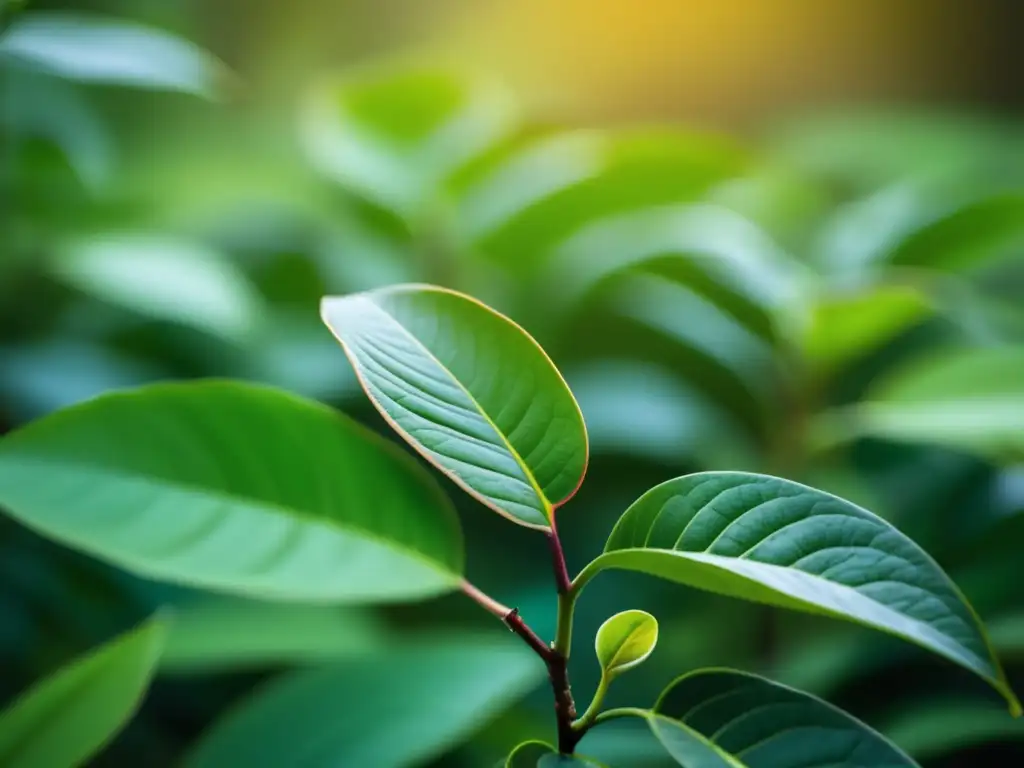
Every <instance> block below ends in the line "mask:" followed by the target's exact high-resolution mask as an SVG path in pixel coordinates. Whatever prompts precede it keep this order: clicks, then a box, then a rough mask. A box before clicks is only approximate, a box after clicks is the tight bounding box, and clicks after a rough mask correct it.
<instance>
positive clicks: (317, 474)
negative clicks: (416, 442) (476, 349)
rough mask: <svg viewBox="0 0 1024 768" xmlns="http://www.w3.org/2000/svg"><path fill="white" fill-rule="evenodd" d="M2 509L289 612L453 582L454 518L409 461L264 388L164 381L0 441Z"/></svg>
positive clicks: (71, 540)
mask: <svg viewBox="0 0 1024 768" xmlns="http://www.w3.org/2000/svg"><path fill="white" fill-rule="evenodd" d="M0 504H2V505H3V506H5V507H7V508H8V510H9V512H10V513H11V515H13V517H14V518H15V519H17V520H19V521H21V522H22V523H24V524H25V525H27V526H29V527H30V528H33V529H35V530H36V531H38V532H40V533H42V534H43V535H46V536H49V537H50V538H53V539H56V540H57V541H59V542H61V543H63V544H66V545H68V546H71V547H74V548H75V549H78V550H81V551H83V552H86V553H88V554H91V555H94V556H97V557H100V558H102V559H104V560H107V561H109V562H111V563H114V564H115V565H118V566H120V567H122V568H125V569H126V570H129V571H132V572H134V573H137V574H139V575H142V576H147V577H151V578H157V579H163V580H167V581H172V582H177V583H182V584H188V585H193V586H198V587H204V588H208V589H214V590H219V591H224V592H231V593H236V594H243V595H250V596H256V597H262V598H268V599H278V600H298V601H307V602H308V601H346V600H348V601H368V600H382V601H383V600H399V599H409V598H423V597H427V596H430V595H436V594H439V593H442V592H446V591H448V590H450V589H453V588H455V587H457V585H458V583H459V576H460V573H461V569H462V561H463V553H462V538H461V533H460V530H459V525H458V520H457V518H456V517H455V513H454V511H453V510H452V509H451V506H450V503H449V502H448V500H447V499H446V498H445V496H444V494H443V493H442V491H441V489H440V488H439V487H438V486H437V484H436V482H435V481H434V480H433V478H431V477H430V476H429V473H428V472H427V471H426V470H424V469H423V468H421V467H419V466H417V464H416V462H415V461H413V460H412V459H411V458H410V457H409V456H406V455H403V454H402V452H401V451H399V450H397V449H395V448H394V446H391V445H388V443H387V442H386V441H384V440H383V439H381V438H379V437H377V436H376V435H373V434H372V433H371V432H369V431H368V430H366V429H365V428H363V427H361V426H359V425H357V424H355V423H354V422H351V421H350V420H348V419H347V418H345V417H343V416H342V415H340V414H338V413H335V412H332V411H331V410H329V409H327V408H325V407H322V406H320V405H317V404H315V403H312V402H308V401H305V400H302V399H300V398H297V397H293V396H291V395H287V394H284V393H281V392H277V391H275V390H272V389H268V388H265V387H260V386H254V385H247V384H237V383H227V382H217V381H209V382H199V383H184V384H157V385H152V386H148V387H143V388H140V389H137V390H134V391H129V392H122V393H115V394H111V395H105V396H103V397H100V398H97V399H96V400H92V401H88V402H85V403H82V404H80V405H76V406H73V407H71V408H68V409H66V410H64V411H59V412H57V413H55V414H53V415H51V416H47V417H45V418H43V419H41V420H39V421H36V422H34V423H31V424H29V425H28V426H27V427H24V428H22V429H20V430H17V431H15V432H12V433H10V434H8V435H7V436H5V437H4V438H3V440H0Z"/></svg>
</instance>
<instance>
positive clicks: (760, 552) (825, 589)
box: [578, 472, 1020, 714]
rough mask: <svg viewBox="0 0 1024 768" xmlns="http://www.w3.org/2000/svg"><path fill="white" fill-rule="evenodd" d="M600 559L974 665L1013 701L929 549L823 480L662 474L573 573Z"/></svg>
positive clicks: (979, 631)
mask: <svg viewBox="0 0 1024 768" xmlns="http://www.w3.org/2000/svg"><path fill="white" fill-rule="evenodd" d="M607 569H626V570H633V571H640V572H643V573H649V574H651V575H655V576H660V577H662V578H665V579H669V580H671V581H676V582H679V583H682V584H686V585H688V586H691V587H695V588H698V589H705V590H708V591H710V592H715V593H717V594H722V595H726V596H729V597H736V598H741V599H746V600H751V601H753V602H758V603H766V604H769V605H774V606H778V607H782V608H790V609H793V610H798V611H805V612H809V613H815V614H821V615H825V616H831V617H834V618H839V619H845V620H847V621H853V622H856V623H858V624H863V625H865V626H868V627H872V628H875V629H878V630H881V631H883V632H886V633H889V634H892V635H895V636H897V637H901V638H903V639H905V640H909V641H910V642H913V643H917V644H918V645H920V646H922V647H924V648H927V649H929V650H931V651H933V652H935V653H937V654H939V655H941V656H944V657H946V658H947V659H950V660H951V661H954V662H956V663H957V664H960V665H962V666H964V667H966V668H967V669H969V670H971V671H973V672H975V673H976V674H978V675H979V676H981V677H982V678H984V679H985V680H987V681H988V682H989V683H990V684H991V685H992V686H994V687H995V688H996V689H997V690H998V691H999V692H1000V693H1002V694H1003V695H1004V696H1005V697H1006V698H1007V700H1008V701H1009V703H1010V708H1011V710H1012V711H1013V712H1014V713H1016V714H1019V713H1020V704H1019V703H1018V701H1017V699H1016V697H1015V696H1014V694H1013V692H1012V691H1011V690H1010V687H1009V684H1008V683H1007V681H1006V678H1005V676H1004V674H1003V671H1002V668H1001V667H1000V665H999V661H998V659H996V658H995V656H994V655H993V653H992V651H991V649H990V646H989V643H988V640H987V639H986V637H985V634H984V630H983V628H982V626H981V623H980V621H979V620H978V618H977V615H976V614H975V613H974V611H973V609H972V608H971V607H970V606H969V605H968V603H967V601H966V599H965V598H964V597H963V595H962V594H961V593H960V592H959V590H958V589H957V588H956V586H955V585H954V584H953V583H952V581H950V579H949V577H947V576H946V575H945V574H944V573H943V572H942V570H941V569H940V568H939V567H938V565H937V564H936V563H935V561H934V560H932V559H931V558H930V557H929V556H928V555H927V554H926V553H925V552H923V551H922V550H921V549H920V548H919V547H918V546H917V545H916V544H914V543H913V542H912V541H911V540H910V539H908V538H907V537H906V536H904V535H903V534H901V533H900V532H899V531H897V530H896V529H895V528H893V527H892V526H891V525H890V524H889V523H887V522H886V521H884V520H882V519H881V518H879V517H877V516H875V515H873V514H871V513H870V512H868V511H866V510H864V509H861V508H860V507H858V506H856V505H854V504H852V503H850V502H848V501H845V500H843V499H840V498H838V497H836V496H833V495H831V494H828V493H825V492H823V491H818V490H816V489H813V488H809V487H807V486H805V485H801V484H800V483H795V482H791V481H789V480H783V479H780V478H775V477H770V476H767V475H757V474H751V473H744V472H701V473H697V474H694V475H687V476H685V477H680V478H676V479H675V480H670V481H668V482H666V483H662V484H661V485H659V486H657V487H655V488H653V489H651V490H650V491H648V492H647V493H646V494H644V495H643V496H642V497H641V498H640V499H639V500H638V501H637V502H635V503H634V504H633V505H632V506H631V507H630V508H629V509H628V510H627V511H626V513H625V514H624V515H623V516H622V518H621V519H620V520H619V522H618V523H617V524H616V526H615V530H614V531H613V532H612V535H611V536H610V537H609V539H608V543H607V544H606V546H605V553H604V554H603V555H601V556H600V557H598V558H597V559H596V560H594V561H593V562H592V563H590V565H588V566H587V567H586V568H585V569H584V570H583V572H582V573H581V575H580V576H579V579H578V581H579V582H580V583H583V584H585V583H586V582H587V581H588V580H589V579H590V578H591V577H592V576H593V575H595V574H596V573H598V572H600V571H602V570H607Z"/></svg>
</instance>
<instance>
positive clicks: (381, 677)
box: [185, 636, 544, 768]
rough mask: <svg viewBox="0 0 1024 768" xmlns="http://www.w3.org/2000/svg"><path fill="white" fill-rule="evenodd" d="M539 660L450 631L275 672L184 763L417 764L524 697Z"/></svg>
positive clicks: (209, 767)
mask: <svg viewBox="0 0 1024 768" xmlns="http://www.w3.org/2000/svg"><path fill="white" fill-rule="evenodd" d="M543 676H544V666H543V665H542V664H541V663H540V662H539V661H538V660H537V658H536V657H535V656H534V655H533V653H532V652H531V651H530V650H529V649H528V648H526V647H525V646H523V645H522V644H520V643H518V642H516V641H515V640H514V639H513V638H508V639H507V640H504V641H501V642H499V641H498V640H496V639H494V638H491V637H487V638H473V637H465V636H463V637H458V638H456V637H453V638H451V639H432V640H430V641H426V640H423V639H421V640H419V641H418V642H415V643H413V642H410V644H409V645H408V646H406V647H388V648H383V649H381V653H380V654H378V655H377V656H375V657H371V658H363V659H359V660H351V661H343V662H339V663H337V664H332V665H330V666H325V667H321V668H318V669H310V670H304V671H301V672H296V673H293V674H288V675H284V676H281V677H279V678H277V679H275V680H273V681H272V682H271V683H270V684H269V685H267V686H265V687H264V688H262V689H261V690H259V691H257V692H256V694H254V695H253V696H252V698H250V699H249V700H248V701H245V702H243V703H242V704H241V705H240V706H239V707H238V708H237V709H235V710H234V711H233V712H231V713H229V714H228V715H227V716H226V717H225V718H224V719H223V720H221V721H220V722H219V723H217V724H216V725H215V726H214V727H213V729H212V730H211V731H209V732H208V733H207V734H206V735H205V737H204V738H203V739H202V741H201V742H200V744H199V746H198V747H197V748H196V750H195V751H194V752H193V754H192V755H191V757H190V758H189V759H188V760H186V762H185V765H186V766H187V768H223V767H224V766H228V765H253V766H255V765H272V766H274V767H275V768H289V767H290V766H304V767H305V766H313V765H318V766H319V765H323V766H327V765H335V766H342V765H345V766H348V765H351V766H370V765H372V766H375V767H376V768H402V767H403V766H413V765H422V764H423V763H425V762H429V761H430V760H431V758H435V757H437V756H439V755H440V754H442V753H444V752H445V751H446V750H447V749H449V748H451V747H453V746H455V745H457V744H459V743H460V742H461V741H463V740H464V739H466V738H467V737H469V736H470V735H471V734H472V733H473V732H474V731H476V730H477V729H478V728H479V727H480V726H482V725H483V724H484V723H486V722H488V720H490V719H491V718H492V717H494V716H495V715H497V714H498V713H499V712H500V711H501V710H503V709H504V708H505V707H507V706H509V705H510V704H512V703H513V702H515V701H516V700H518V699H519V698H520V697H522V696H523V695H525V694H526V693H527V692H528V691H529V690H530V689H531V688H532V687H534V686H535V685H536V684H538V683H539V682H540V681H541V679H542V678H543Z"/></svg>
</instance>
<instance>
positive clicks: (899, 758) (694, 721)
mask: <svg viewBox="0 0 1024 768" xmlns="http://www.w3.org/2000/svg"><path fill="white" fill-rule="evenodd" d="M1004 717H1005V715H1004ZM645 718H646V720H647V722H648V725H649V726H650V728H651V730H652V731H653V732H654V734H655V735H656V736H657V737H658V738H659V739H660V740H661V743H662V744H663V745H664V747H665V749H666V750H667V751H668V753H669V754H670V755H672V757H674V758H675V759H676V761H677V762H678V763H679V765H685V766H687V768H804V766H808V765H821V766H825V765H828V766H834V767H835V768H861V766H872V767H873V768H898V767H899V766H911V767H912V766H915V765H916V763H914V761H913V760H911V759H910V758H909V757H908V756H907V755H905V754H903V753H902V752H900V750H899V749H898V748H897V747H896V746H894V745H893V744H891V743H889V742H888V741H886V739H885V738H884V737H883V736H882V735H881V734H879V733H877V732H876V731H874V730H872V729H871V728H870V727H868V726H867V725H865V724H864V723H862V722H860V721H859V720H857V719H855V718H854V717H853V716H851V715H848V714H847V713H845V712H843V711H842V710H839V709H837V708H835V707H833V706H832V705H831V704H828V703H826V702H824V701H822V700H821V699H818V698H816V697H814V696H811V695H810V694H807V693H803V692H800V691H797V690H794V689H792V688H788V687H786V686H783V685H780V684H779V683H775V682H772V681H770V680H766V679H765V678H762V677H758V676H756V675H751V674H748V673H745V672H735V671H733V670H726V669H709V670H700V671H698V672H692V673H690V674H687V675H684V676H682V677H680V678H679V679H677V680H676V681H675V682H673V683H672V684H671V685H670V686H669V687H668V688H667V689H665V692H664V693H662V695H661V698H660V699H659V700H658V703H657V705H656V706H655V708H654V711H652V712H649V713H646V715H645ZM1006 719H1007V720H1009V719H1010V718H1006Z"/></svg>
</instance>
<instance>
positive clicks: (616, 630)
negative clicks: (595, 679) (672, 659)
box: [595, 610, 658, 677]
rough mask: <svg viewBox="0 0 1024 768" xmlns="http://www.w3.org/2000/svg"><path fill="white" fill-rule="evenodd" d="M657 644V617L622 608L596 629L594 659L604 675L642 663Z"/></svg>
mask: <svg viewBox="0 0 1024 768" xmlns="http://www.w3.org/2000/svg"><path fill="white" fill-rule="evenodd" d="M657 643H658V620H657V619H656V618H654V617H653V616H651V614H649V613H647V612H646V611H637V610H630V611H623V612H622V613H617V614H615V615H614V616H612V617H611V618H610V619H608V620H607V621H606V622H605V623H604V624H602V625H601V628H600V629H598V630H597V639H596V640H595V647H596V649H597V660H598V661H599V662H600V664H601V669H602V671H603V673H604V674H605V675H607V676H608V677H614V676H616V675H619V674H621V673H622V672H626V671H627V670H630V669H633V667H636V666H639V665H640V664H643V663H644V661H646V660H647V657H648V656H650V655H651V653H652V652H653V651H654V646H655V645H657Z"/></svg>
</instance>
